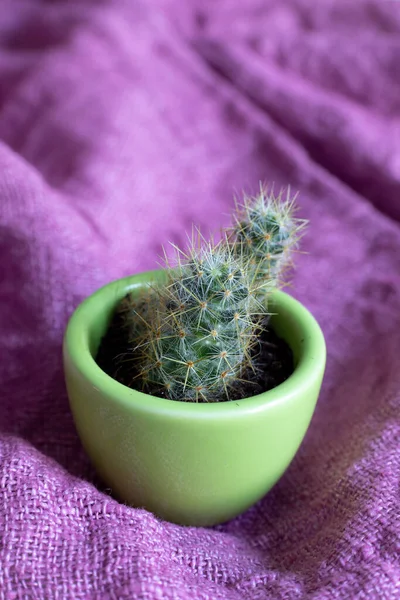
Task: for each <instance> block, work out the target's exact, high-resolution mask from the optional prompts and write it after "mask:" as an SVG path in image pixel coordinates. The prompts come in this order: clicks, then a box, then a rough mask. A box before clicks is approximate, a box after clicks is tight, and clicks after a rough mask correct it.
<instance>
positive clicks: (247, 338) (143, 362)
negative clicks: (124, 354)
mask: <svg viewBox="0 0 400 600" xmlns="http://www.w3.org/2000/svg"><path fill="white" fill-rule="evenodd" d="M177 262H178V264H177V266H176V267H175V268H173V269H167V273H168V282H167V284H166V285H163V286H159V287H157V288H155V289H154V290H153V291H152V294H153V295H154V296H153V302H152V305H151V311H150V312H151V314H150V315H149V314H148V315H147V317H146V319H147V320H146V322H145V323H144V327H143V332H142V335H141V339H139V340H137V341H138V344H137V347H136V353H137V357H138V360H139V363H140V377H139V381H140V382H141V386H142V388H143V391H148V390H151V392H152V393H156V394H157V393H158V394H160V393H162V395H165V396H166V397H168V398H170V399H173V400H185V401H192V402H193V401H195V402H196V401H199V400H200V401H206V402H217V401H221V400H227V399H229V395H230V394H229V391H230V389H231V388H232V386H236V388H237V387H238V386H240V384H241V382H242V380H243V377H244V374H245V372H247V371H248V369H249V368H251V367H253V368H255V367H254V365H253V364H252V360H253V358H252V357H253V354H254V352H253V349H254V347H255V346H256V344H257V336H256V323H258V321H257V318H256V315H260V314H262V313H264V314H265V312H266V310H265V308H264V307H263V306H262V304H261V303H260V302H259V301H258V300H257V298H256V293H258V292H259V291H260V290H259V289H258V288H256V287H255V283H254V281H253V280H252V278H251V277H250V276H249V275H248V272H247V271H246V269H245V265H244V264H243V263H242V262H241V261H239V260H238V259H237V258H235V256H234V254H233V250H232V248H231V247H230V246H229V244H227V243H226V241H222V242H220V243H219V244H217V245H216V246H215V245H213V244H211V243H208V244H204V245H203V246H202V247H201V248H200V249H197V248H196V247H195V245H194V244H193V245H192V247H191V248H190V249H189V251H188V253H186V254H183V252H181V251H178V261H177ZM257 285H258V284H257ZM154 299H156V302H154ZM141 318H142V317H141ZM142 322H143V321H142Z"/></svg>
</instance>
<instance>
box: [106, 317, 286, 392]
mask: <svg viewBox="0 0 400 600" xmlns="http://www.w3.org/2000/svg"><path fill="white" fill-rule="evenodd" d="M127 333H128V332H127V329H126V328H125V327H124V322H123V317H122V313H121V312H120V311H118V309H117V311H116V312H115V314H114V316H113V319H112V320H111V323H110V325H109V328H108V330H107V332H106V334H105V335H104V336H103V338H102V340H101V342H100V347H99V350H98V353H97V356H96V362H97V364H98V365H99V367H100V368H101V369H103V371H105V372H106V373H107V375H110V377H112V378H113V379H115V380H116V381H119V382H120V383H122V384H123V385H126V386H128V387H131V388H133V389H135V381H137V379H136V380H135V375H137V374H136V373H135V371H134V367H133V366H132V365H134V362H132V361H130V360H127V357H128V356H129V354H130V353H131V348H132V343H131V342H129V339H128V335H127ZM257 353H258V358H257V364H258V365H259V366H260V369H259V374H254V373H253V372H251V371H250V372H249V373H248V374H247V375H246V376H245V377H244V379H249V380H250V381H251V383H250V382H249V383H246V384H244V385H243V386H242V388H241V389H240V390H239V391H237V392H236V393H232V394H231V397H230V400H240V399H242V398H249V397H251V396H255V395H256V394H260V393H262V392H265V391H267V390H271V389H273V388H274V387H276V386H277V385H279V384H280V383H282V382H283V381H285V379H287V378H288V377H289V376H290V375H291V374H292V373H293V370H294V365H293V354H292V351H291V349H290V348H289V346H288V345H287V343H286V342H285V341H284V340H282V339H281V338H280V337H278V336H277V335H276V333H275V332H274V331H273V329H271V328H270V327H267V328H266V329H265V330H264V331H263V332H262V334H261V336H260V348H259V349H257ZM158 395H160V394H158Z"/></svg>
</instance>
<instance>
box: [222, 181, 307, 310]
mask: <svg viewBox="0 0 400 600" xmlns="http://www.w3.org/2000/svg"><path fill="white" fill-rule="evenodd" d="M284 194H285V192H284V191H283V190H281V191H280V193H279V194H278V195H277V196H275V195H274V193H273V192H272V191H269V190H268V189H267V188H265V187H262V186H261V187H260V193H259V195H258V196H256V197H253V198H245V200H244V203H243V205H241V206H237V210H236V214H235V215H234V219H235V224H234V226H233V227H232V228H230V229H229V230H228V232H227V234H228V237H229V239H230V240H231V242H232V245H233V248H234V251H235V254H236V255H237V256H240V257H241V259H242V260H244V261H245V262H247V264H248V265H249V268H250V270H251V275H252V276H253V277H254V278H255V281H256V282H257V283H258V284H259V285H260V293H259V298H260V299H262V295H263V290H264V286H263V283H265V282H268V284H269V286H271V287H273V288H279V287H280V286H281V285H282V283H283V282H284V277H285V271H286V268H287V267H288V266H290V264H291V260H290V259H291V251H292V250H293V249H294V248H296V246H297V244H298V241H299V239H300V234H301V231H302V229H303V228H304V227H305V225H306V223H307V221H305V220H303V219H297V218H295V217H294V213H295V210H296V209H295V200H296V197H293V198H291V197H290V190H289V189H288V190H287V192H286V198H283V197H284Z"/></svg>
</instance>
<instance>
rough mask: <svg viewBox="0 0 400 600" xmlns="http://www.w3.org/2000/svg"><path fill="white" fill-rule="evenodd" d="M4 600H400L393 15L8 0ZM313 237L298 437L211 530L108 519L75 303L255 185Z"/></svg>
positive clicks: (132, 514)
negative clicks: (83, 404) (91, 439)
mask: <svg viewBox="0 0 400 600" xmlns="http://www.w3.org/2000/svg"><path fill="white" fill-rule="evenodd" d="M0 13H1V17H0V357H1V359H0V396H1V404H0V600H11V599H14V600H19V599H23V600H25V599H26V600H30V599H32V600H34V599H38V600H42V599H44V600H52V599H54V600H64V599H68V600H69V599H71V600H81V599H93V600H100V599H101V600H103V599H104V600H105V599H108V598H109V599H112V600H119V599H127V600H136V599H143V600H153V599H154V600H161V599H166V600H206V599H207V600H219V599H224V600H264V599H273V600H275V599H290V600H292V599H293V600H295V599H302V598H312V599H315V600H316V599H325V598H326V599H329V598H332V599H338V598H344V599H348V598H359V599H364V598H365V599H368V600H374V599H377V600H378V599H379V600H382V599H388V600H389V599H390V600H391V599H395V598H400V565H399V553H400V542H399V534H400V516H399V515H400V511H399V500H400V489H399V477H400V448H399V446H400V422H399V414H400V413H399V411H400V224H399V221H400V121H399V115H400V3H399V2H397V1H396V0H393V1H390V0H370V1H364V0H358V1H357V2H350V1H349V0H335V1H330V0H324V1H322V0H320V1H319V2H316V1H315V0H286V1H285V2H282V1H281V0H246V1H244V2H243V1H242V2H239V1H238V0H221V1H219V2H212V1H211V0H190V1H189V0H188V1H187V2H182V1H179V0H154V1H153V2H145V1H144V0H143V1H138V0H126V1H124V0H108V1H107V0H64V1H63V0H58V1H53V2H51V1H50V0H36V1H35V2H32V1H28V0H3V1H2V3H1V6H0ZM260 180H263V181H269V182H274V183H275V187H276V188H277V187H279V186H281V185H287V184H290V185H291V186H292V188H293V189H298V190H299V191H300V204H301V214H302V216H303V217H306V218H308V219H310V221H311V225H310V228H309V232H308V235H307V236H306V238H305V239H304V245H303V249H304V250H305V251H306V253H305V254H301V255H299V256H298V260H297V270H296V273H295V276H294V280H293V292H292V293H293V295H295V296H296V297H298V298H299V299H300V300H301V301H302V302H303V303H304V304H305V305H306V306H307V307H308V308H309V309H310V310H311V311H312V312H313V313H314V314H315V316H316V318H317V319H318V320H319V322H320V323H321V326H322V328H323V331H324V333H325V336H326V339H327V346H328V354H329V358H328V364H327V373H326V378H325V381H324V384H323V388H322V393H321V397H320V400H319V402H318V405H317V409H316V412H315V416H314V418H313V420H312V423H311V426H310V429H309V431H308V433H307V436H306V438H305V440H304V442H303V444H302V446H301V448H300V450H299V452H298V454H297V456H296V458H295V460H294V461H293V463H292V464H291V466H290V468H289V470H288V471H287V473H286V474H285V475H284V477H283V478H282V479H281V481H280V482H279V483H278V484H277V485H276V487H275V488H274V489H273V490H272V491H271V492H270V493H269V494H268V495H267V496H266V497H265V498H264V499H262V500H261V501H260V502H259V503H258V504H257V505H256V506H254V507H253V508H251V509H250V510H248V511H247V512H246V513H245V514H244V515H242V516H241V517H239V518H237V519H235V520H233V521H231V522H230V523H227V524H224V525H222V526H218V527H215V528H209V529H196V528H183V527H179V526H176V525H171V524H169V523H165V522H162V521H160V520H158V519H157V518H155V517H154V516H153V515H152V514H150V513H148V512H146V511H144V510H136V509H133V508H129V507H127V506H124V505H122V504H119V503H118V502H117V501H115V500H114V499H113V498H112V497H111V495H110V494H109V493H108V491H107V490H106V489H104V486H103V484H102V483H101V482H99V481H98V480H97V479H96V476H95V474H94V473H93V471H92V468H91V466H90V464H89V461H88V459H87V458H86V456H85V454H84V452H83V450H82V448H81V445H80V442H79V440H78V437H77V435H76V432H75V429H74V426H73V422H72V417H71V414H70V411H69V407H68V401H67V396H66V391H65V386H64V381H63V373H62V362H61V342H62V336H63V331H64V328H65V325H66V323H67V320H68V317H69V316H70V315H71V313H72V311H73V310H74V308H75V307H76V306H77V304H78V302H79V301H80V300H82V299H83V298H84V297H86V296H87V295H89V294H90V293H91V292H93V291H94V290H95V289H96V288H98V287H99V286H100V285H102V284H105V283H107V282H109V281H111V280H113V279H116V278H119V277H122V276H125V275H129V274H132V273H137V272H139V271H142V270H147V269H152V268H155V266H156V261H157V257H158V255H159V253H160V251H161V246H162V244H164V243H166V242H168V241H173V242H176V243H178V244H180V243H181V242H184V239H185V231H188V230H190V227H191V225H192V223H195V224H197V225H199V226H201V228H202V230H203V231H204V232H205V233H207V232H208V231H209V230H212V231H217V230H218V229H219V227H220V226H221V225H226V224H227V223H228V219H229V217H228V216H227V215H228V214H229V212H230V211H231V209H232V207H233V195H234V193H235V192H240V190H242V189H245V190H247V191H248V192H255V191H257V188H258V184H259V181H260Z"/></svg>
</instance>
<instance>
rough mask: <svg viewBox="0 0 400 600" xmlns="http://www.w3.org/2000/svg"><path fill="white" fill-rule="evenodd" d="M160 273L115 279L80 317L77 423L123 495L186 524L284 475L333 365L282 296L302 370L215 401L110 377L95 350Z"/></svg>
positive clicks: (243, 504) (73, 355) (74, 379)
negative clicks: (167, 394) (114, 318)
mask: <svg viewBox="0 0 400 600" xmlns="http://www.w3.org/2000/svg"><path fill="white" fill-rule="evenodd" d="M162 277H163V272H162V271H153V272H149V273H142V274H140V275H135V276H133V277H128V278H126V279H122V280H119V281H115V282H113V283H110V284H109V285H107V286H105V287H103V288H101V289H100V290H98V291H97V292H96V293H95V294H93V295H92V296H90V297H89V298H87V299H86V300H85V301H84V302H83V303H82V304H81V305H80V306H79V307H78V308H77V309H76V311H75V313H74V314H73V315H72V317H71V320H70V322H69V324H68V328H67V331H66V334H65V338H64V369H65V378H66V384H67V390H68V396H69V399H70V406H71V409H72V413H73V415H74V419H75V423H76V427H77V430H78V433H79V436H80V438H81V440H82V443H83V445H84V447H85V449H86V452H87V453H88V455H89V457H90V459H91V460H92V462H93V464H94V466H95V468H96V469H97V471H98V473H99V475H100V476H101V477H102V479H103V480H104V481H105V482H106V483H107V485H108V486H109V487H110V488H111V490H112V493H113V494H114V495H115V496H116V497H118V498H119V499H121V500H122V501H124V502H126V503H128V504H132V505H133V506H137V507H145V508H147V509H148V510H151V511H153V512H154V513H156V514H157V515H158V516H160V517H162V518H164V519H167V520H170V521H173V522H177V523H182V524H187V525H198V526H205V525H213V524H216V523H221V522H224V521H226V520H228V519H231V518H232V517H234V516H236V515H238V514H239V513H241V512H243V511H244V510H246V508H248V507H249V506H251V505H252V504H254V503H255V502H256V501H257V500H259V499H260V498H261V497H262V496H263V495H264V494H265V493H266V492H268V490H270V489H271V487H272V486H273V485H274V484H275V483H276V482H277V481H278V479H279V478H280V477H281V476H282V474H283V473H284V471H285V470H286V468H287V467H288V465H289V463H290V462H291V460H292V459H293V457H294V455H295V453H296V451H297V449H298V447H299V445H300V443H301V441H302V439H303V437H304V434H305V433H306V430H307V427H308V425H309V423H310V420H311V417H312V414H313V411H314V407H315V404H316V401H317V398H318V394H319V390H320V386H321V381H322V377H323V374H324V369H325V359H326V349H325V342H324V337H323V334H322V332H321V329H320V328H319V326H318V324H317V322H316V321H315V319H314V318H313V316H312V315H311V314H310V313H309V312H308V311H307V310H306V309H305V308H304V307H303V306H302V305H301V304H300V303H299V302H297V301H296V300H294V299H293V298H291V297H290V296H288V295H287V294H285V293H283V292H275V294H274V296H273V303H274V307H273V310H274V311H276V312H277V315H276V316H273V317H272V323H273V326H274V329H275V331H276V332H277V333H278V335H281V336H282V337H283V338H284V339H286V341H287V342H288V343H289V344H290V346H291V348H292V350H293V353H294V356H295V364H296V367H295V371H294V373H293V374H292V375H291V376H290V377H289V379H287V380H286V381H285V382H284V383H282V384H281V385H279V386H278V387H276V388H275V389H273V390H271V391H269V392H265V393H264V394H260V395H258V396H254V397H252V398H248V399H243V400H240V401H232V402H220V403H213V404H196V403H185V402H179V401H173V400H165V399H162V398H156V397H154V396H149V395H146V394H143V393H141V392H138V391H135V390H131V389H129V388H127V387H125V386H123V385H122V384H120V383H118V382H117V381H115V380H114V379H112V378H111V377H109V376H108V375H106V374H105V373H104V372H103V371H102V370H101V369H100V368H99V367H98V366H97V364H96V362H95V360H94V356H95V355H96V351H97V348H98V346H99V343H100V339H101V337H102V335H103V334H104V333H105V331H106V328H107V326H108V323H109V321H110V318H111V315H112V313H113V311H114V309H115V307H116V304H117V302H118V301H119V300H120V299H121V298H122V297H123V296H124V295H125V294H126V293H128V292H130V291H133V290H134V289H135V288H138V287H140V286H141V285H143V284H144V283H145V282H147V281H149V280H155V279H158V278H162Z"/></svg>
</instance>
